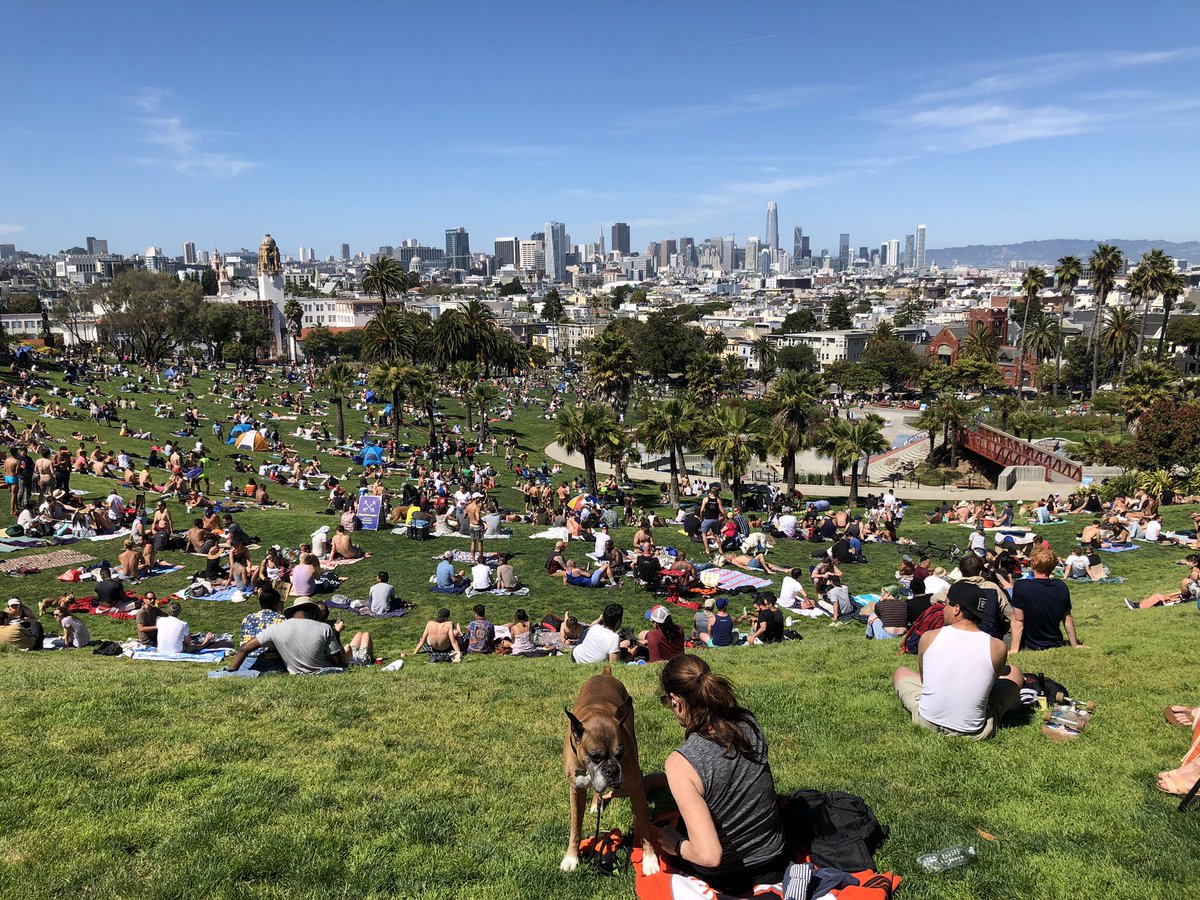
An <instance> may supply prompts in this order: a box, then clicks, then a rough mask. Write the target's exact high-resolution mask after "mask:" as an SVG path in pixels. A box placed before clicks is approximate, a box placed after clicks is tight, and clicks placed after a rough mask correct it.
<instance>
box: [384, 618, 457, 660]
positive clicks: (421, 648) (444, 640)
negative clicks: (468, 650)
mask: <svg viewBox="0 0 1200 900" xmlns="http://www.w3.org/2000/svg"><path fill="white" fill-rule="evenodd" d="M465 643H466V640H465V638H464V637H463V633H462V631H460V630H459V627H458V626H457V625H456V624H454V622H453V621H452V620H451V618H450V610H448V609H446V608H445V607H442V608H441V609H439V610H438V614H437V618H436V619H432V620H430V621H428V622H426V623H425V630H424V631H422V632H421V637H420V638H419V639H418V640H417V646H416V647H414V648H413V651H412V652H413V653H414V654H417V653H428V654H430V658H429V661H430V662H438V661H441V660H442V659H443V658H444V659H450V660H452V661H453V662H459V661H460V660H461V659H462V654H463V645H464V644H465ZM405 655H406V654H404V653H401V654H400V656H401V657H402V658H403V657H404V656H405Z"/></svg>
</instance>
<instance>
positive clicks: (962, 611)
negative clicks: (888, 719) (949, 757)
mask: <svg viewBox="0 0 1200 900" xmlns="http://www.w3.org/2000/svg"><path fill="white" fill-rule="evenodd" d="M987 613H988V597H987V595H986V593H985V592H984V591H983V590H981V589H980V588H979V587H978V586H977V585H974V584H970V583H968V582H964V581H960V582H958V583H957V584H955V585H953V586H952V587H951V588H950V590H949V592H947V595H946V608H945V612H944V617H945V618H944V621H945V625H944V627H942V628H938V629H936V630H933V631H927V632H926V633H925V634H923V635H922V636H921V643H920V648H919V650H918V651H917V653H918V657H917V658H918V661H919V664H920V673H919V674H918V673H917V672H914V671H913V670H912V669H909V668H904V667H901V668H899V669H897V670H896V674H895V675H894V676H893V677H892V684H893V685H894V686H895V688H896V693H897V694H899V695H900V702H901V703H902V704H904V708H905V709H906V710H908V711H909V713H911V714H912V720H913V723H914V724H916V725H921V726H922V727H924V728H928V729H929V730H931V731H936V732H939V733H941V734H951V735H962V736H964V737H970V738H971V739H972V740H977V741H981V740H986V739H987V738H990V737H992V736H993V735H994V734H995V733H996V728H997V726H998V725H999V723H1000V720H1001V719H1003V718H1004V716H1005V714H1006V713H1007V712H1008V711H1009V710H1010V709H1012V708H1013V707H1014V706H1015V705H1016V703H1017V700H1018V699H1019V698H1020V694H1021V685H1022V684H1023V682H1024V679H1023V677H1022V675H1021V671H1020V669H1018V668H1017V667H1016V666H1006V664H1005V660H1006V658H1007V656H1008V650H1007V648H1006V647H1005V646H1004V643H1003V642H1002V641H999V640H997V639H996V638H994V637H992V636H991V635H990V634H987V633H986V632H984V631H982V630H981V629H980V627H979V623H980V622H981V621H983V619H984V617H985V616H986V615H987Z"/></svg>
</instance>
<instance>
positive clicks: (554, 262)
mask: <svg viewBox="0 0 1200 900" xmlns="http://www.w3.org/2000/svg"><path fill="white" fill-rule="evenodd" d="M566 277H567V226H566V225H564V224H563V223H562V222H547V223H546V278H547V279H548V280H550V281H564V280H566Z"/></svg>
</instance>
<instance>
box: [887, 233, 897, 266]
mask: <svg viewBox="0 0 1200 900" xmlns="http://www.w3.org/2000/svg"><path fill="white" fill-rule="evenodd" d="M887 244H888V255H887V264H888V265H889V266H891V267H892V268H893V269H895V268H897V267H899V265H900V239H899V238H892V239H891V240H890V241H888V242H887Z"/></svg>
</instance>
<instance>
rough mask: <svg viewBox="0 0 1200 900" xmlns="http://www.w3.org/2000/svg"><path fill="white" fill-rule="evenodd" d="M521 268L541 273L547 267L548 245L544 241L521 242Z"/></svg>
mask: <svg viewBox="0 0 1200 900" xmlns="http://www.w3.org/2000/svg"><path fill="white" fill-rule="evenodd" d="M520 250H521V256H520V259H521V268H522V269H533V270H534V271H537V272H540V271H542V270H543V269H545V267H546V245H545V243H544V242H543V241H521V242H520Z"/></svg>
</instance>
